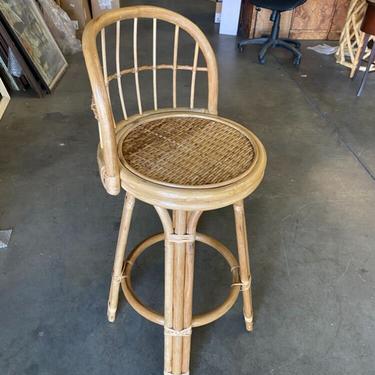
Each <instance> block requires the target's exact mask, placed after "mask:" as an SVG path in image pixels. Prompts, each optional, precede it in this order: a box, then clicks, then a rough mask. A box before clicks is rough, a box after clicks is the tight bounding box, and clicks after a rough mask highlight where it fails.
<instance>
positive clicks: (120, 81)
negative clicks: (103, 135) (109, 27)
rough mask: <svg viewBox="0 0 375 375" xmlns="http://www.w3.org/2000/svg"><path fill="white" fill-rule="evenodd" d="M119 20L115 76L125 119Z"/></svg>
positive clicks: (117, 24) (118, 24)
mask: <svg viewBox="0 0 375 375" xmlns="http://www.w3.org/2000/svg"><path fill="white" fill-rule="evenodd" d="M120 35H121V21H117V22H116V76H117V77H116V78H117V87H118V94H119V97H120V102H121V109H122V115H123V116H124V119H125V120H127V118H128V115H127V113H126V107H125V101H124V93H123V89H122V80H121V64H120V40H121V36H120Z"/></svg>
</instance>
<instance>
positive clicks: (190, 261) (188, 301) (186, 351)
mask: <svg viewBox="0 0 375 375" xmlns="http://www.w3.org/2000/svg"><path fill="white" fill-rule="evenodd" d="M201 215H202V211H191V212H190V213H189V216H188V224H187V234H188V235H191V236H192V237H193V238H192V241H189V242H187V243H186V262H185V288H184V329H188V328H189V327H191V325H192V317H193V288H194V256H195V234H196V228H197V224H198V220H199V218H200V216H201ZM182 344H183V348H182V349H183V352H182V373H183V374H186V373H189V366H190V349H191V335H189V336H184V337H183V339H182Z"/></svg>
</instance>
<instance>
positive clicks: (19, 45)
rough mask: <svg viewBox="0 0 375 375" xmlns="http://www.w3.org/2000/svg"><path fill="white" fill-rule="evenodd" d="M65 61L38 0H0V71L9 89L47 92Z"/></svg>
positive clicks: (62, 68) (60, 74)
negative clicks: (29, 89) (30, 89)
mask: <svg viewBox="0 0 375 375" xmlns="http://www.w3.org/2000/svg"><path fill="white" fill-rule="evenodd" d="M67 67H68V63H67V61H66V59H65V57H64V55H63V54H62V52H61V50H60V48H59V47H58V45H57V43H56V41H55V39H54V38H53V36H52V34H51V32H50V30H49V29H48V26H47V25H46V23H45V21H44V19H43V15H42V13H41V11H40V8H39V6H38V2H37V0H0V75H1V78H2V80H3V82H4V84H5V86H6V87H7V89H8V90H9V91H20V90H25V89H27V88H29V87H31V88H32V89H33V90H34V92H35V93H36V94H37V95H38V96H40V97H41V96H43V95H45V94H49V93H51V92H52V90H53V89H54V88H55V87H56V84H57V82H58V81H59V79H60V78H61V77H62V75H63V74H64V72H65V70H66V68H67Z"/></svg>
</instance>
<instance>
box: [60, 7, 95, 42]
mask: <svg viewBox="0 0 375 375" xmlns="http://www.w3.org/2000/svg"><path fill="white" fill-rule="evenodd" d="M60 6H61V8H62V9H64V10H65V12H66V13H68V16H69V17H70V19H71V20H72V21H76V22H78V28H77V29H78V32H77V36H78V37H79V38H81V37H82V33H83V29H84V28H85V26H86V24H87V22H89V21H90V20H91V11H90V6H89V0H60Z"/></svg>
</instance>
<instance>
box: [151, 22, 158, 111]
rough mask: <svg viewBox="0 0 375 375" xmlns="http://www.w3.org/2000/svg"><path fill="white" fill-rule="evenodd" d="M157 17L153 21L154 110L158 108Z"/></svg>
mask: <svg viewBox="0 0 375 375" xmlns="http://www.w3.org/2000/svg"><path fill="white" fill-rule="evenodd" d="M156 47H157V19H156V18H154V19H153V21H152V87H153V92H154V110H155V111H157V109H158V89H157V81H156V70H157V67H156V51H157V49H156Z"/></svg>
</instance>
